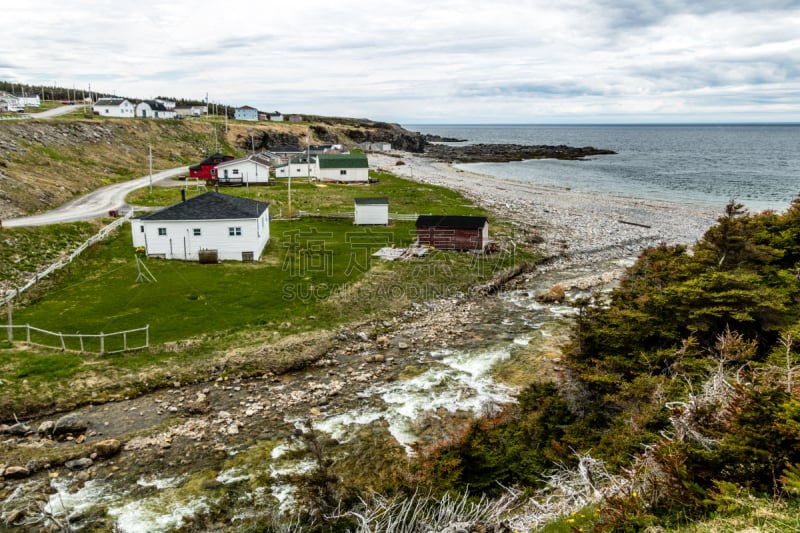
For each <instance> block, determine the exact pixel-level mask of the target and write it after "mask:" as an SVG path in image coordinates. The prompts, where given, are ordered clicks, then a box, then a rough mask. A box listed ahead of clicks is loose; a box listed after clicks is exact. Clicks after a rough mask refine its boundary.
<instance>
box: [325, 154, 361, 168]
mask: <svg viewBox="0 0 800 533" xmlns="http://www.w3.org/2000/svg"><path fill="white" fill-rule="evenodd" d="M317 157H318V158H319V168H369V161H367V156H366V155H364V154H320V155H318V156H317Z"/></svg>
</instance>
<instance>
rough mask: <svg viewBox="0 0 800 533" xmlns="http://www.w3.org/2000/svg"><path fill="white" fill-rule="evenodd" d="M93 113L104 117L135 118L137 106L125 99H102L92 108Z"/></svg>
mask: <svg viewBox="0 0 800 533" xmlns="http://www.w3.org/2000/svg"><path fill="white" fill-rule="evenodd" d="M92 112H93V113H94V114H96V115H100V116H103V117H121V118H133V117H134V114H135V113H136V106H135V105H134V104H133V103H132V102H131V101H130V100H127V99H125V98H100V99H99V100H98V101H97V102H96V103H95V104H94V105H93V106H92Z"/></svg>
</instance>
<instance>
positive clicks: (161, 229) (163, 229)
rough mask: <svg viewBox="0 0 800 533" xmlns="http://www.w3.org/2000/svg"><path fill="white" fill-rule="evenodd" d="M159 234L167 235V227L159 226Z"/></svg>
mask: <svg viewBox="0 0 800 533" xmlns="http://www.w3.org/2000/svg"><path fill="white" fill-rule="evenodd" d="M158 234H159V235H166V234H167V228H158Z"/></svg>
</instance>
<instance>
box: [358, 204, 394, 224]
mask: <svg viewBox="0 0 800 533" xmlns="http://www.w3.org/2000/svg"><path fill="white" fill-rule="evenodd" d="M355 205H356V214H355V223H356V224H358V225H361V224H382V225H386V224H388V223H389V205H388V204H368V205H363V204H362V205H359V204H355Z"/></svg>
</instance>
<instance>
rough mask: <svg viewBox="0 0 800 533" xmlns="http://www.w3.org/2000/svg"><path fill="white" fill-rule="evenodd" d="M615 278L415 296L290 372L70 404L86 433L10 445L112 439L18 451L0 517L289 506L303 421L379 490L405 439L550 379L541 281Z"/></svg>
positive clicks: (553, 276)
mask: <svg viewBox="0 0 800 533" xmlns="http://www.w3.org/2000/svg"><path fill="white" fill-rule="evenodd" d="M622 266H623V264H621V263H609V264H608V265H607V268H612V269H614V270H616V271H617V272H618V271H619V268H621V267H622ZM609 272H611V271H609ZM611 279H613V274H611V273H609V274H606V275H605V276H594V275H591V276H590V275H588V271H586V270H573V271H568V272H563V271H561V272H551V273H548V274H546V275H543V276H538V277H536V281H535V282H534V283H531V282H530V281H525V282H522V281H520V282H519V284H518V286H517V287H516V288H514V289H513V290H510V291H506V292H501V293H498V294H495V295H478V294H472V295H459V296H457V297H453V298H449V299H446V300H440V301H436V302H429V303H427V304H416V305H414V306H413V307H412V308H411V309H409V310H408V311H407V312H406V313H405V314H404V315H402V316H399V317H397V318H395V319H393V320H391V321H386V322H381V323H380V324H374V325H372V327H371V328H363V330H358V329H357V330H340V331H338V332H337V333H336V335H335V341H334V347H333V348H332V349H330V350H329V351H328V352H326V353H325V354H324V355H323V357H321V358H320V359H318V360H317V361H316V362H315V363H313V364H312V365H310V366H308V367H307V368H305V369H303V370H300V371H295V372H291V373H288V374H284V375H263V376H261V377H259V378H237V377H229V378H222V377H220V378H216V379H212V380H210V381H208V382H206V383H199V384H188V385H184V384H179V383H176V384H175V385H174V386H173V387H172V388H170V389H167V390H161V391H158V392H155V393H151V394H146V395H143V396H141V397H138V398H131V399H126V400H122V401H117V402H110V403H106V404H103V405H94V406H88V407H86V408H83V409H79V410H77V411H76V412H74V413H71V414H70V416H71V417H72V418H73V419H78V420H81V421H83V422H85V431H82V432H77V433H76V434H72V435H66V436H65V437H62V438H59V439H55V440H54V439H52V438H47V437H43V436H41V435H39V434H38V433H35V432H34V433H31V434H29V435H21V436H18V437H15V442H16V445H19V446H60V447H64V448H77V447H79V446H84V447H87V449H89V448H88V447H91V446H96V445H97V444H98V443H100V442H104V441H109V440H119V441H120V446H121V450H120V452H119V453H118V454H117V455H115V456H112V457H110V458H103V457H101V456H94V458H92V457H91V454H89V455H87V457H86V459H89V460H88V461H84V462H83V463H81V464H80V465H73V466H72V467H69V466H66V465H61V466H57V467H55V466H54V467H50V468H48V465H29V466H32V468H33V469H38V471H37V472H35V473H34V474H33V475H32V476H31V477H29V478H26V479H21V480H11V479H7V480H6V481H5V482H4V485H3V488H2V489H0V496H2V498H3V502H2V504H1V506H2V512H3V516H4V519H5V520H6V522H7V523H8V524H9V525H11V524H14V525H16V526H18V527H19V528H20V530H21V531H25V530H29V531H33V530H38V529H36V528H38V527H40V526H41V524H43V523H45V522H47V519H46V517H47V516H48V515H49V516H52V518H53V519H55V520H60V521H62V522H64V521H66V522H69V524H71V527H74V528H75V529H81V528H83V529H85V530H92V528H95V529H96V528H101V529H102V528H104V527H112V526H113V527H116V528H118V530H120V531H124V532H136V531H170V530H173V529H175V528H178V527H181V525H183V526H187V525H189V524H192V525H194V526H198V527H200V526H201V527H203V528H211V527H212V526H213V527H224V525H225V524H228V525H230V524H232V523H235V522H236V521H237V520H238V521H242V520H246V519H248V517H252V516H253V514H254V513H255V514H256V515H259V513H261V516H263V515H264V513H276V512H278V511H277V510H281V509H283V510H287V509H289V508H290V507H291V506H292V502H293V491H294V488H295V485H294V483H295V481H294V480H295V478H294V476H295V475H296V474H297V473H302V472H303V471H308V469H311V468H313V467H314V466H315V463H314V461H313V458H312V456H311V455H310V454H309V453H308V451H307V447H306V444H305V441H304V438H303V436H304V434H307V433H308V431H309V427H308V424H309V423H310V424H311V427H313V430H314V431H315V432H316V433H317V434H318V435H319V442H322V443H323V445H324V450H325V455H326V457H329V458H330V460H331V461H333V464H334V466H333V467H332V468H333V471H334V472H335V474H336V475H337V476H339V477H340V478H341V479H342V483H343V485H344V486H348V487H355V486H358V487H360V488H361V489H362V490H363V489H366V490H368V491H369V490H372V491H377V492H381V491H389V490H391V489H392V487H394V486H396V485H397V483H398V476H404V475H405V472H406V467H407V465H408V462H409V460H410V459H411V458H412V457H413V456H414V453H415V452H416V451H417V450H419V449H424V448H425V447H427V446H430V445H433V444H435V443H436V442H439V441H442V440H446V439H448V438H451V437H452V436H453V435H457V434H458V433H459V432H461V431H462V430H463V429H464V428H465V427H466V425H467V424H469V423H470V421H471V420H472V419H473V418H474V417H476V416H481V415H485V414H491V413H492V412H495V411H497V410H499V408H500V407H501V406H502V405H503V404H506V403H511V402H514V395H515V393H516V391H517V390H519V388H520V387H523V386H525V385H526V384H529V383H530V382H531V381H536V380H553V379H558V376H559V373H560V372H561V369H560V366H559V362H560V357H561V354H560V351H559V346H560V345H561V344H563V343H564V342H566V341H567V340H568V331H569V329H568V324H569V319H570V316H571V315H572V314H573V310H572V308H571V307H569V306H568V305H563V304H562V303H561V302H558V303H551V304H542V303H539V302H538V301H537V299H536V294H537V293H538V292H540V291H541V290H543V289H546V288H549V287H551V286H552V285H553V284H554V283H561V284H562V285H563V286H564V287H566V288H567V289H568V290H567V293H568V298H569V297H576V296H577V295H580V294H585V291H586V290H588V289H590V288H591V287H592V286H595V287H596V286H597V285H596V284H597V283H598V282H601V281H602V280H606V281H609V282H610V280H611ZM48 421H54V422H55V420H53V419H46V420H36V421H31V422H29V424H28V425H29V426H30V427H31V428H37V427H39V426H40V425H41V424H43V423H45V422H48ZM81 459H83V458H81ZM364 465H369V468H368V469H366V470H365V468H364ZM232 499H233V500H235V501H231V500H232ZM31 502H38V503H37V504H33V503H31ZM10 519H13V520H10Z"/></svg>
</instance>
